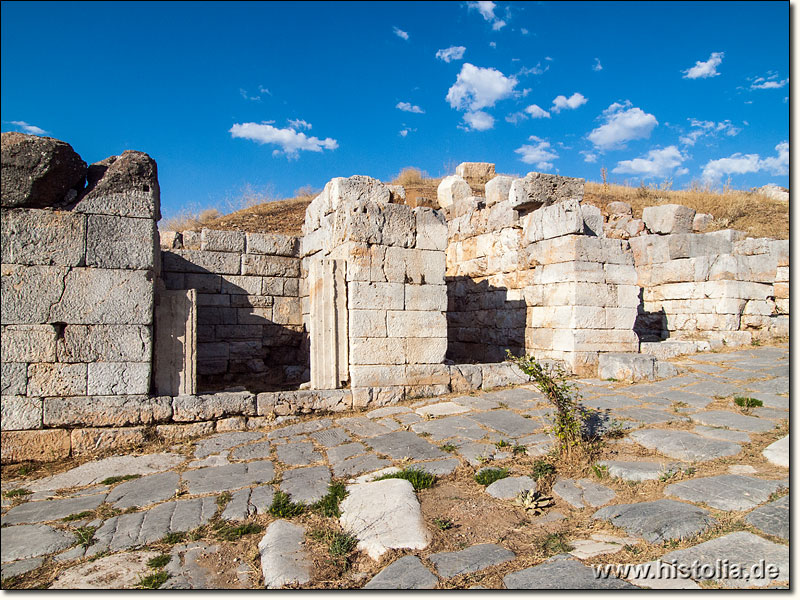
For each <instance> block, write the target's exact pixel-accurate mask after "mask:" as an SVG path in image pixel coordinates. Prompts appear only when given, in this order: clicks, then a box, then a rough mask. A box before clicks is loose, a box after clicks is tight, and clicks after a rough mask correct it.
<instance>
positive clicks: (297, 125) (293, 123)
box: [289, 119, 311, 131]
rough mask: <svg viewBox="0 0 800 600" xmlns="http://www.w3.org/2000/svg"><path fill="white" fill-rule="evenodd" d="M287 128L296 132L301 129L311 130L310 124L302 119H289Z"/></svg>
mask: <svg viewBox="0 0 800 600" xmlns="http://www.w3.org/2000/svg"><path fill="white" fill-rule="evenodd" d="M289 126H290V127H291V128H292V129H296V130H298V131H299V130H301V129H311V123H309V122H308V121H304V120H303V119H289Z"/></svg>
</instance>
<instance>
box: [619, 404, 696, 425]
mask: <svg viewBox="0 0 800 600" xmlns="http://www.w3.org/2000/svg"><path fill="white" fill-rule="evenodd" d="M614 415H615V416H618V417H621V418H623V419H630V420H631V421H636V422H638V423H644V424H645V425H655V424H656V423H670V422H672V421H688V420H689V418H688V417H685V416H683V415H679V414H676V413H674V412H666V411H663V410H657V409H654V408H625V409H622V410H618V411H615V412H614Z"/></svg>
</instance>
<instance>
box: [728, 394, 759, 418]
mask: <svg viewBox="0 0 800 600" xmlns="http://www.w3.org/2000/svg"><path fill="white" fill-rule="evenodd" d="M733 402H734V404H736V406H738V407H739V408H741V409H742V412H743V413H745V414H749V413H750V411H751V410H752V409H754V408H758V407H759V406H764V403H763V402H762V401H761V400H759V399H758V398H749V397H746V396H736V397H735V398H734V399H733Z"/></svg>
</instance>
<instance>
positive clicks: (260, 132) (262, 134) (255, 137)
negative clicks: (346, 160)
mask: <svg viewBox="0 0 800 600" xmlns="http://www.w3.org/2000/svg"><path fill="white" fill-rule="evenodd" d="M303 122H304V123H305V121H303ZM306 124H307V123H306ZM307 125H308V124H307ZM308 127H309V128H310V127H311V126H310V125H308ZM229 132H230V134H231V137H234V138H242V139H246V140H252V141H254V142H256V143H258V144H274V145H276V146H278V147H279V149H276V150H275V151H274V152H273V155H276V154H281V153H284V154H286V156H287V157H289V158H297V157H298V154H299V152H300V151H301V150H307V151H309V152H322V151H323V150H335V149H336V148H338V147H339V143H338V142H337V141H336V140H334V139H332V138H325V139H324V140H321V139H319V138H317V137H308V136H307V135H306V134H305V133H303V132H301V131H297V130H296V129H295V128H294V127H286V128H284V129H278V128H277V127H273V126H272V125H270V124H269V123H235V124H234V125H233V127H231V128H230V130H229Z"/></svg>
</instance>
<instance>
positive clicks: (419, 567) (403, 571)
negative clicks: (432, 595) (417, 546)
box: [364, 556, 439, 590]
mask: <svg viewBox="0 0 800 600" xmlns="http://www.w3.org/2000/svg"><path fill="white" fill-rule="evenodd" d="M437 583H439V579H438V578H437V577H436V575H434V574H433V573H431V572H430V571H429V570H428V568H427V567H426V566H425V565H423V564H422V561H421V560H420V559H419V558H417V557H416V556H403V557H402V558H398V559H397V560H396V561H394V562H393V563H391V564H390V565H389V566H387V567H384V568H383V570H382V571H381V572H379V573H378V574H377V575H375V577H373V578H372V579H371V580H370V581H369V583H367V585H365V586H364V589H365V590H432V589H433V588H434V587H436V584H437Z"/></svg>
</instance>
